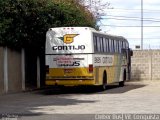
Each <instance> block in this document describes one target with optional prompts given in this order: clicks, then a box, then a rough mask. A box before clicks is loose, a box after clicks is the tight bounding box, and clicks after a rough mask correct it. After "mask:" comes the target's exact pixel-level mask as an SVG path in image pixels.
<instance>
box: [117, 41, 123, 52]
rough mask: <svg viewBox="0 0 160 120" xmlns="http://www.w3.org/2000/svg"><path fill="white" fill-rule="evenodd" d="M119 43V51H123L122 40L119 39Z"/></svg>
mask: <svg viewBox="0 0 160 120" xmlns="http://www.w3.org/2000/svg"><path fill="white" fill-rule="evenodd" d="M118 44H119V52H120V53H121V49H122V45H121V41H119V42H118Z"/></svg>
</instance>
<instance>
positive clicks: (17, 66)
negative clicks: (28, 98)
mask: <svg viewBox="0 0 160 120" xmlns="http://www.w3.org/2000/svg"><path fill="white" fill-rule="evenodd" d="M21 71H22V67H21V50H20V51H15V50H12V49H9V48H6V47H0V94H4V93H11V92H17V91H22V82H21V81H22V72H21Z"/></svg>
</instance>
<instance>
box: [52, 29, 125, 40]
mask: <svg viewBox="0 0 160 120" xmlns="http://www.w3.org/2000/svg"><path fill="white" fill-rule="evenodd" d="M55 29H63V30H90V31H91V32H92V33H97V34H100V35H104V36H108V37H111V38H118V39H119V40H123V41H126V42H128V41H127V39H126V38H125V37H123V36H118V35H112V34H108V33H103V32H101V31H97V30H96V29H94V28H91V27H55V28H49V30H53V31H54V30H55Z"/></svg>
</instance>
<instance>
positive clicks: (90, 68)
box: [89, 64, 93, 73]
mask: <svg viewBox="0 0 160 120" xmlns="http://www.w3.org/2000/svg"><path fill="white" fill-rule="evenodd" d="M89 73H93V64H89Z"/></svg>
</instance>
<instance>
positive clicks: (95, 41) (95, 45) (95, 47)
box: [93, 36, 98, 52]
mask: <svg viewBox="0 0 160 120" xmlns="http://www.w3.org/2000/svg"><path fill="white" fill-rule="evenodd" d="M93 41H94V51H95V52H97V50H98V49H97V36H94V37H93Z"/></svg>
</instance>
